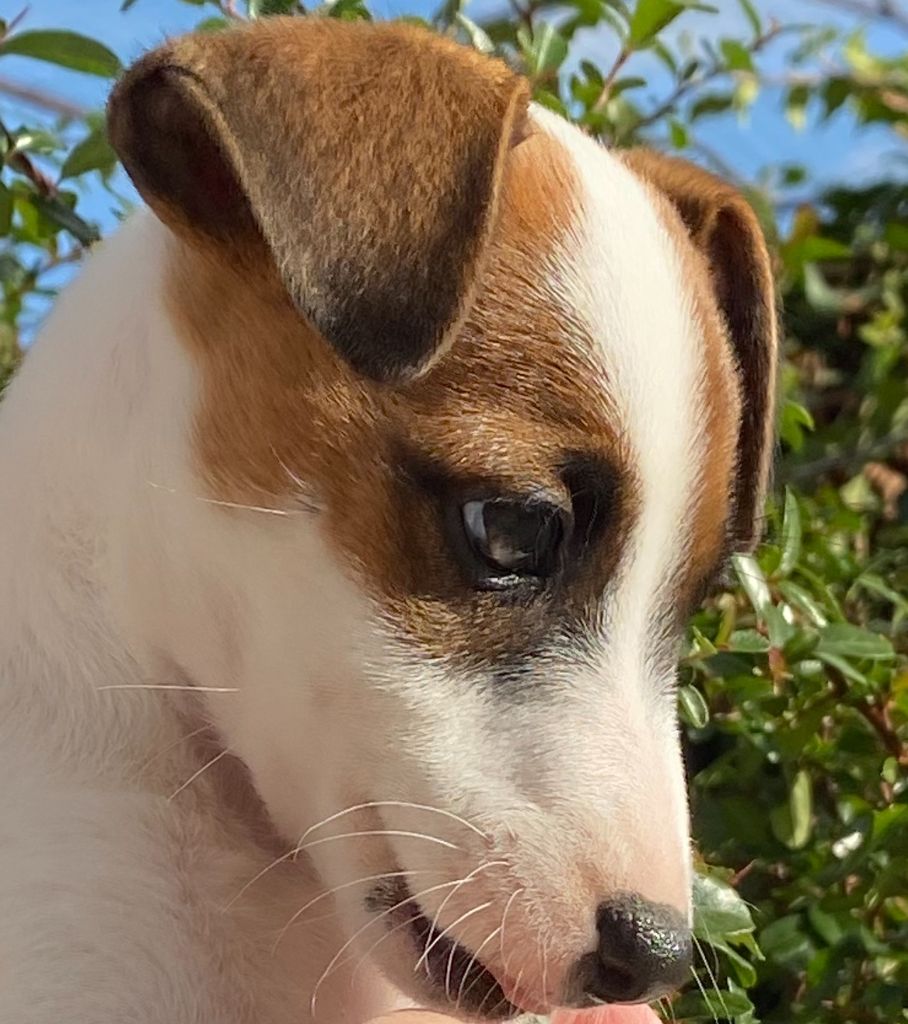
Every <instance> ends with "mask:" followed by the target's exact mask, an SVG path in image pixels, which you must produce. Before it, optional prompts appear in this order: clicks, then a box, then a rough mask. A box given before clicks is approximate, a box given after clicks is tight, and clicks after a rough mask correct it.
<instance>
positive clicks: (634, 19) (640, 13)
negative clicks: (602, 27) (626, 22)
mask: <svg viewBox="0 0 908 1024" xmlns="http://www.w3.org/2000/svg"><path fill="white" fill-rule="evenodd" d="M688 9H694V10H698V11H711V12H715V10H716V9H715V7H711V6H709V5H708V4H702V3H696V2H691V0H638V2H637V6H636V7H635V8H634V13H633V15H632V16H631V22H630V29H629V32H628V43H629V44H630V46H631V47H632V48H633V49H641V48H642V47H644V46H649V45H650V44H651V43H652V42H653V40H654V39H655V38H656V36H657V35H658V34H659V33H660V32H661V31H662V29H664V28H665V27H666V25H670V24H671V23H672V22H673V21H674V20H675V18H677V17H678V15H679V14H683V13H684V11H685V10H688Z"/></svg>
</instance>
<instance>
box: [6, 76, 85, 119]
mask: <svg viewBox="0 0 908 1024" xmlns="http://www.w3.org/2000/svg"><path fill="white" fill-rule="evenodd" d="M0 93H2V94H3V95H5V96H12V97H13V98H14V99H17V100H21V101H22V102H23V103H28V104H29V105H30V106H32V107H38V108H40V109H41V110H49V111H50V112H51V113H52V114H59V115H60V116H61V117H85V115H86V114H87V113H88V111H87V110H86V109H85V108H84V107H81V106H79V104H77V103H72V102H71V101H70V100H65V99H63V98H62V97H60V96H53V95H51V93H49V92H43V91H42V90H41V89H33V88H32V87H31V86H28V85H22V84H20V83H19V82H13V81H11V80H10V79H9V78H4V77H0Z"/></svg>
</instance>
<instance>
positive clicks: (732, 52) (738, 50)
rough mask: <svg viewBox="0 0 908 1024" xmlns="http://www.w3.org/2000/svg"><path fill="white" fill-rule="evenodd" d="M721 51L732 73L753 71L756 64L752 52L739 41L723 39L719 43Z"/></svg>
mask: <svg viewBox="0 0 908 1024" xmlns="http://www.w3.org/2000/svg"><path fill="white" fill-rule="evenodd" d="M719 49H720V50H721V51H722V56H723V58H724V59H725V66H726V67H727V68H728V69H729V70H730V71H753V70H754V62H753V58H752V57H751V55H750V51H749V50H748V49H747V47H746V46H745V45H744V44H743V43H739V42H738V40H737V39H723V40H722V41H721V43H719Z"/></svg>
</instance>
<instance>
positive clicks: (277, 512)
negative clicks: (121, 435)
mask: <svg viewBox="0 0 908 1024" xmlns="http://www.w3.org/2000/svg"><path fill="white" fill-rule="evenodd" d="M145 482H146V483H147V484H148V486H149V487H153V488H154V489H155V490H157V491H166V492H167V493H168V494H177V495H178V494H179V493H180V492H179V491H178V490H177V489H176V488H175V487H166V486H165V485H164V484H156V483H155V482H154V481H153V480H146V481H145ZM189 497H190V498H192V499H193V500H194V501H201V502H202V503H203V504H204V505H217V506H218V507H220V508H233V509H239V510H240V511H243V512H261V513H263V514H265V515H269V516H298V515H301V514H302V513H303V511H304V510H303V509H284V508H270V507H269V506H267V505H244V504H242V502H239V501H223V500H222V499H220V498H206V497H204V495H201V494H190V495H189Z"/></svg>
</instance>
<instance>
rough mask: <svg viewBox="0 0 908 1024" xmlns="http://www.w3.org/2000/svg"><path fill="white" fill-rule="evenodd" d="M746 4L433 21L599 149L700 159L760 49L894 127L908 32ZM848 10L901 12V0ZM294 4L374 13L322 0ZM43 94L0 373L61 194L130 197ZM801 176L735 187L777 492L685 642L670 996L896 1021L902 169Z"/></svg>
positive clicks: (798, 78) (268, 2)
mask: <svg viewBox="0 0 908 1024" xmlns="http://www.w3.org/2000/svg"><path fill="white" fill-rule="evenodd" d="M135 2H136V0H126V2H125V3H124V4H123V8H124V9H125V8H128V7H131V6H133V4H134V3H135ZM173 2H177V0H173ZM182 2H184V3H193V4H195V6H198V7H199V8H200V12H199V13H200V20H201V27H202V28H204V29H205V30H208V31H216V30H220V29H222V28H224V27H225V26H227V24H228V23H229V22H230V21H231V20H233V19H240V18H243V17H261V16H266V15H270V14H275V13H303V10H302V5H301V4H299V3H297V2H296V0H248V3H247V4H246V9H245V10H244V12H243V13H242V14H241V13H240V12H239V10H238V8H237V6H236V4H235V3H232V2H230V0H221V2H220V3H212V2H209V3H208V4H207V6H206V4H205V0H182ZM738 2H739V3H740V6H741V7H742V9H743V11H744V13H745V15H746V18H747V22H748V24H749V26H750V32H749V34H748V35H747V36H746V37H745V38H721V39H718V40H713V41H710V40H705V41H703V42H701V43H699V44H696V45H690V44H685V43H684V42H683V40H682V41H680V42H679V41H678V37H677V36H675V35H673V34H672V31H673V29H674V27H675V22H676V21H683V18H684V17H685V16H687V10H688V9H689V8H697V9H701V10H702V9H707V5H706V4H700V3H694V2H692V0H639V2H637V3H625V2H623V0H559V2H557V3H556V2H549V0H514V2H513V3H512V4H511V7H510V8H509V9H508V12H507V14H506V15H505V16H502V17H494V16H489V17H485V18H480V19H476V20H474V19H473V18H471V17H470V15H469V14H468V13H467V11H466V10H465V8H464V5H463V3H462V2H461V0H447V2H446V3H445V4H444V6H443V7H442V8H441V10H439V12H438V14H437V15H436V16H435V17H434V18H433V19H431V24H432V26H433V27H434V28H435V29H437V30H438V31H442V32H446V33H448V34H450V35H452V36H455V37H457V38H460V39H462V40H463V41H464V42H467V43H469V44H471V45H473V46H476V47H478V48H479V49H480V50H483V51H488V52H496V53H498V54H500V55H502V56H504V57H505V59H507V60H508V61H510V62H511V63H513V64H514V65H516V66H518V67H519V68H521V69H522V70H523V71H524V72H525V73H526V74H527V75H528V77H529V78H530V79H531V81H532V83H533V86H534V90H535V94H536V98H537V99H538V100H539V101H540V102H541V103H544V104H545V105H547V106H549V107H552V108H554V109H556V110H558V111H559V112H561V113H562V114H564V115H565V116H567V117H570V118H571V119H572V120H575V121H577V122H578V123H579V124H581V125H583V126H584V127H585V128H586V129H587V130H589V131H590V132H592V133H594V134H597V135H599V136H600V137H602V138H603V139H604V140H606V141H608V142H610V143H612V144H614V145H621V146H623V145H628V144H631V143H637V142H647V143H649V144H653V145H658V146H661V147H667V148H671V149H676V150H681V151H686V152H688V153H689V154H692V155H693V156H694V157H700V158H706V159H712V160H713V162H715V157H714V154H710V153H709V151H708V149H706V148H704V147H703V145H702V142H701V129H702V127H703V125H704V124H706V123H708V121H709V119H710V118H713V117H715V116H716V115H719V114H722V113H724V112H726V111H729V110H731V111H737V112H739V113H744V112H746V110H747V108H748V107H749V106H750V105H751V104H753V103H754V101H755V98H756V96H757V95H758V93H759V91H760V89H761V88H763V87H765V84H766V82H765V78H766V76H765V75H764V73H763V71H761V67H762V66H763V62H764V61H765V59H766V55H767V53H768V52H769V51H772V50H774V49H775V50H778V49H779V47H782V48H783V52H784V55H785V64H784V67H785V75H784V76H783V81H782V100H783V104H784V107H785V109H786V112H787V115H788V117H789V118H790V119H791V120H792V121H793V122H795V123H812V124H816V123H819V122H821V121H822V120H824V119H826V118H829V117H832V116H834V115H836V113H837V112H839V111H841V110H842V109H843V108H844V109H846V110H848V111H849V112H850V116H851V117H852V118H853V119H854V122H855V125H856V129H855V130H856V132H857V131H860V129H861V127H862V126H870V125H873V126H875V128H876V130H877V131H879V130H881V129H883V130H886V131H889V132H891V133H892V135H893V139H895V138H896V137H898V136H902V137H904V136H906V135H908V54H906V53H905V52H904V51H903V52H902V53H901V55H900V56H897V57H893V56H892V55H891V54H889V55H886V56H880V55H876V54H874V53H873V52H872V51H871V50H870V49H869V48H868V45H867V42H866V38H867V37H866V36H865V35H864V34H862V33H860V32H856V33H852V34H850V35H847V36H844V37H843V36H841V35H840V34H839V33H837V31H836V30H835V29H832V28H829V27H828V26H827V27H824V26H812V25H800V26H789V25H786V26H783V25H779V24H777V23H772V22H770V23H764V22H763V20H762V19H761V17H760V16H759V14H758V12H757V9H756V7H755V6H754V5H753V4H752V3H750V2H748V0H738ZM826 2H827V5H828V6H836V4H835V0H826ZM840 6H842V7H845V8H848V9H852V10H853V9H855V8H857V9H858V10H859V11H860V10H861V9H864V11H865V13H866V14H867V16H868V17H869V18H873V17H875V18H876V19H877V20H878V21H879V22H886V23H888V24H889V25H890V26H891V27H892V28H893V29H894V31H895V32H896V33H897V32H899V31H902V32H904V33H906V35H908V16H906V15H905V14H904V13H902V12H901V11H900V9H898V8H897V7H896V6H895V4H893V3H879V4H878V5H875V4H871V3H870V2H867V4H866V7H865V4H864V0H843V2H841V3H840ZM202 8H205V9H204V10H203V9H202ZM308 16H311V17H338V18H345V19H355V18H368V17H370V14H369V11H368V9H367V7H366V6H365V3H364V2H363V0H333V2H329V3H326V4H324V5H323V6H321V7H319V8H317V9H316V10H314V11H312V12H310V13H309V15H308ZM594 33H595V34H594ZM893 38H896V36H895V35H894V36H893ZM591 39H592V40H594V41H595V45H592V44H591ZM610 51H613V52H614V54H615V56H614V57H613V58H612V59H611V61H610V62H608V63H607V64H605V65H603V64H601V63H600V62H598V61H597V60H595V59H593V56H592V55H595V54H599V53H602V52H610ZM8 54H18V55H27V56H30V57H32V58H34V59H36V60H43V61H52V62H55V63H57V64H60V65H63V66H65V67H68V68H72V69H75V70H78V71H81V72H84V73H86V74H94V75H100V76H106V77H111V76H114V75H116V74H117V72H118V71H119V70H120V61H119V60H118V58H117V57H116V56H115V55H114V54H113V53H112V52H111V51H110V50H109V49H107V48H106V47H105V46H103V45H102V44H101V43H99V42H97V41H94V40H91V39H88V38H85V37H81V36H78V35H74V34H72V33H67V32H54V31H35V30H30V29H29V28H27V27H26V26H25V25H24V24H21V23H16V22H13V23H10V24H9V25H3V26H0V58H2V57H3V56H5V55H8ZM654 68H657V69H658V68H661V70H660V71H657V73H656V75H655V78H654V79H653V80H652V82H651V83H650V84H651V86H652V87H651V88H647V89H644V88H643V87H644V85H645V84H646V83H645V82H644V79H643V77H642V74H643V73H647V74H649V75H652V74H653V69H654ZM638 69H639V70H638ZM0 70H2V63H0ZM60 106H61V112H62V115H63V116H61V117H60V118H58V119H56V120H52V121H49V120H48V119H47V118H36V117H35V116H31V117H29V116H26V115H25V114H23V115H22V123H16V124H13V125H5V124H2V123H0V158H2V176H0V279H2V299H0V386H2V382H3V379H4V377H5V376H8V374H9V373H10V372H11V371H12V369H13V368H14V367H15V365H16V363H17V361H18V359H19V357H20V354H21V337H22V332H23V330H24V329H25V328H27V325H28V323H29V322H30V318H33V317H34V315H35V312H36V311H38V312H40V311H41V310H42V309H43V308H44V306H45V305H46V301H47V299H48V297H49V296H50V295H51V294H52V293H53V287H54V284H55V282H56V281H57V280H59V275H60V272H61V268H62V267H65V266H66V265H67V264H70V263H73V262H76V261H78V260H79V259H80V257H81V256H82V254H83V253H84V252H85V251H86V249H88V248H89V247H90V246H91V245H92V244H93V242H94V241H95V240H96V239H97V237H98V230H97V228H96V227H95V226H94V225H92V224H91V223H89V222H87V221H86V220H85V219H84V217H83V216H82V215H81V213H80V205H81V203H82V196H83V194H84V185H85V182H87V181H89V180H91V181H95V182H96V181H97V180H100V181H101V183H102V184H103V185H104V186H105V187H106V188H108V189H109V190H110V192H111V195H112V197H113V200H114V201H115V203H116V204H117V205H118V206H121V207H123V206H125V204H124V203H123V202H122V201H121V200H120V199H119V197H118V196H117V191H116V190H117V189H118V188H119V182H120V180H121V179H120V178H119V176H118V173H117V171H116V160H115V157H114V155H113V153H112V152H111V150H110V148H109V146H108V145H107V142H106V140H105V137H104V128H103V118H102V117H101V115H100V114H98V113H93V114H90V115H87V116H74V115H73V112H70V111H67V110H66V109H65V107H66V105H65V104H63V105H60ZM23 109H24V108H23ZM856 144H858V145H859V144H860V136H859V135H858V136H856ZM807 185H809V178H806V172H805V171H804V170H803V169H802V168H799V167H794V166H788V165H781V166H778V167H776V168H773V169H772V174H771V175H770V176H769V177H768V178H767V180H766V181H764V182H762V183H761V185H760V187H759V188H758V187H756V186H752V187H751V188H750V190H749V194H750V196H751V198H752V201H753V203H754V206H755V208H756V209H757V211H758V213H759V214H760V215H761V217H762V218H763V220H764V224H765V227H766V229H767V232H768V233H769V235H770V236H771V237H772V238H773V239H775V240H776V242H777V250H778V254H779V267H778V269H779V279H780V282H781V288H782V292H783V294H784V298H785V305H786V324H787V335H786V340H785V356H786V359H785V364H784V370H783V392H784V397H783V401H782V405H781V409H780V430H781V437H782V441H781V450H780V458H779V465H778V483H779V488H778V492H777V494H776V496H775V497H774V498H773V499H772V500H771V501H770V503H769V508H768V510H767V512H768V531H767V541H766V543H765V544H764V546H763V547H762V549H761V550H760V551H759V552H758V554H757V556H756V557H753V558H750V557H747V558H745V557H739V558H737V559H735V561H734V579H732V580H730V581H729V582H728V584H727V588H726V589H725V590H724V591H723V592H721V593H718V594H715V595H713V596H712V597H711V598H710V599H709V600H707V601H706V603H705V605H704V607H703V609H702V610H701V611H700V613H699V614H698V615H697V616H696V618H695V620H694V622H693V623H692V626H691V634H690V644H689V649H688V650H687V652H686V653H685V656H684V658H683V661H682V688H681V692H680V698H681V713H682V718H683V720H684V722H685V727H686V734H687V735H686V738H687V747H688V762H689V769H690V774H691V794H692V805H693V815H694V823H695V835H696V837H697V840H698V846H699V861H700V875H699V878H698V882H697V888H696V904H697V916H696V934H697V939H698V941H699V944H700V952H701V959H700V966H699V967H698V969H697V973H696V977H695V978H694V979H692V982H691V985H690V986H689V989H688V990H687V991H685V992H683V993H681V994H680V995H679V996H678V997H677V998H675V999H674V1000H673V1001H672V1003H671V1004H670V1005H669V1003H668V1002H666V1003H665V1004H664V1010H665V1013H666V1015H667V1017H668V1018H676V1019H679V1020H680V1019H684V1020H734V1021H737V1022H740V1024H750V1022H755V1021H764V1022H767V1024H770V1022H778V1024H788V1022H794V1021H798V1022H830V1024H846V1022H847V1024H865V1022H866V1024H875V1022H879V1024H891V1022H893V1021H896V1020H908V1010H906V1009H905V1006H906V1002H908V999H906V992H908V784H906V778H908V775H906V769H908V596H906V595H908V326H906V302H908V189H906V188H905V186H904V183H903V182H902V181H899V180H888V181H885V180H884V181H882V182H881V183H880V184H878V185H876V186H873V187H867V188H863V189H849V188H839V189H837V190H835V191H832V192H829V193H827V194H825V195H820V196H818V197H814V198H812V199H804V200H802V201H800V202H797V203H795V210H794V214H793V215H791V198H790V197H791V190H792V189H795V190H797V189H801V190H803V189H804V188H805V186H807ZM780 225H781V227H780Z"/></svg>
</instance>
